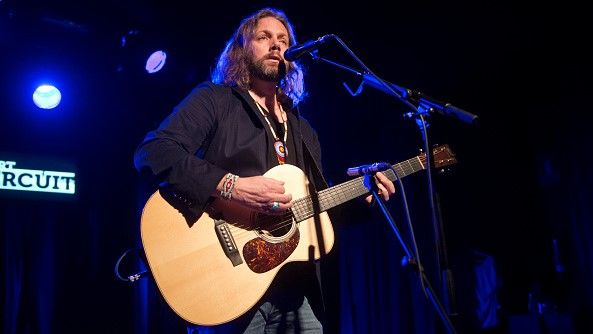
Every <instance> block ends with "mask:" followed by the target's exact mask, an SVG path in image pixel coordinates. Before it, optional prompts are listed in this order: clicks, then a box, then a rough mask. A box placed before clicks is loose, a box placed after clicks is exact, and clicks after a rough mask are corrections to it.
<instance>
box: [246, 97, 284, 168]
mask: <svg viewBox="0 0 593 334" xmlns="http://www.w3.org/2000/svg"><path fill="white" fill-rule="evenodd" d="M254 101H255V99H254ZM255 105H256V106H257V109H259V112H261V114H262V116H264V118H265V120H266V122H267V123H268V126H269V127H270V131H271V132H272V136H274V151H275V152H276V158H278V163H279V164H281V165H284V164H285V163H286V157H287V156H288V151H287V150H286V139H288V120H287V119H286V116H285V115H286V114H285V113H284V109H282V105H281V104H280V103H278V107H280V112H281V113H282V120H283V122H282V125H284V140H281V139H280V137H278V136H277V135H276V131H274V127H273V126H272V123H271V122H270V120H269V119H268V114H269V112H268V113H266V112H264V108H263V107H262V106H261V105H260V104H259V103H258V102H257V101H255ZM266 111H267V110H266Z"/></svg>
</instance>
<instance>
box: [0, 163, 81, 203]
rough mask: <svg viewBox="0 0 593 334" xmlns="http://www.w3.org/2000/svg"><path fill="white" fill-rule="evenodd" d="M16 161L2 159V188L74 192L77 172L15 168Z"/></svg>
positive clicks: (0, 174)
mask: <svg viewBox="0 0 593 334" xmlns="http://www.w3.org/2000/svg"><path fill="white" fill-rule="evenodd" d="M15 166H16V162H15V161H3V160H0V190H18V191H35V192H48V193H61V194H72V195H73V194H74V192H75V191H76V174H75V173H71V172H56V171H49V170H35V169H20V168H15Z"/></svg>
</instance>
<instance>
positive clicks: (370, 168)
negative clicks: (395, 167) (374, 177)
mask: <svg viewBox="0 0 593 334" xmlns="http://www.w3.org/2000/svg"><path fill="white" fill-rule="evenodd" d="M390 168H391V164H389V163H387V162H375V163H374V164H370V165H362V166H358V167H352V168H348V170H347V171H346V174H348V175H349V176H359V175H365V174H374V173H376V172H381V171H384V170H387V169H390Z"/></svg>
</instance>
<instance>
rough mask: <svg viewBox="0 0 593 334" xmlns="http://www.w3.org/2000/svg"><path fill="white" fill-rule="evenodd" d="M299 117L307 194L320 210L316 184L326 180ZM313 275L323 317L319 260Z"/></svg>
mask: <svg viewBox="0 0 593 334" xmlns="http://www.w3.org/2000/svg"><path fill="white" fill-rule="evenodd" d="M297 119H299V133H300V137H301V143H302V147H303V159H304V160H303V162H304V167H305V172H306V174H307V176H308V177H311V178H312V180H313V182H309V194H310V195H311V199H312V203H313V210H314V212H320V211H321V210H320V208H319V201H318V199H317V196H316V195H317V185H319V186H321V187H323V189H325V188H328V184H327V181H326V180H325V178H324V177H323V173H322V172H321V168H320V167H319V165H318V163H317V161H315V158H313V154H312V153H311V150H310V149H309V145H308V144H307V139H305V138H304V137H303V132H302V131H301V129H300V125H301V124H300V118H297ZM313 217H314V219H315V228H316V230H317V231H321V222H320V220H319V215H314V216H313ZM317 235H318V240H317V242H318V245H319V253H320V254H321V255H322V256H323V255H325V254H326V253H327V252H326V250H325V244H324V242H323V237H321V235H322V234H321V233H317ZM314 264H315V275H316V276H317V285H318V288H319V298H320V300H319V303H320V307H321V312H322V313H323V316H324V317H325V298H324V294H323V285H322V284H321V282H322V280H321V261H315V262H314ZM320 320H321V319H320Z"/></svg>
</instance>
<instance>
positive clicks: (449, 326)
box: [364, 171, 457, 334]
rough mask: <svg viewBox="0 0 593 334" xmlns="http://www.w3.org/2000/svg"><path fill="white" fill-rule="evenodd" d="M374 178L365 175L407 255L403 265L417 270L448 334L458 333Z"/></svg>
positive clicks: (425, 291) (366, 184)
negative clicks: (398, 226)
mask: <svg viewBox="0 0 593 334" xmlns="http://www.w3.org/2000/svg"><path fill="white" fill-rule="evenodd" d="M393 172H394V174H395V177H396V178H397V179H398V181H400V182H401V180H400V179H399V177H398V176H397V172H396V171H393ZM372 176H373V174H365V175H364V184H365V186H366V187H367V188H368V189H369V190H370V191H371V193H372V194H373V198H374V199H375V202H376V203H377V204H378V205H379V208H380V209H381V211H382V212H383V215H384V216H385V218H386V219H387V221H388V222H389V226H390V227H391V229H392V230H393V233H394V234H395V235H396V236H397V239H398V240H399V243H400V245H401V246H402V248H403V250H404V253H405V254H406V255H405V256H404V258H403V259H402V265H404V266H414V267H415V269H416V270H415V271H416V273H417V274H418V277H419V279H420V284H421V285H422V288H423V290H424V293H425V294H426V296H427V297H428V299H429V300H430V302H431V303H432V304H433V306H434V308H435V310H436V311H437V313H438V315H439V317H440V318H441V320H442V321H443V325H444V326H445V329H446V330H447V333H449V334H455V333H457V332H456V331H455V327H453V323H452V322H451V319H449V316H448V315H447V312H446V311H445V308H444V307H443V304H441V302H440V301H439V300H438V298H437V297H436V295H435V292H434V289H433V288H432V286H431V285H430V281H429V280H428V278H427V277H426V273H425V272H424V268H423V267H422V265H421V264H420V263H418V261H417V259H416V258H415V257H414V256H413V255H412V252H411V251H410V248H409V247H408V246H407V244H406V242H405V241H404V239H403V238H402V236H401V233H400V232H399V229H398V228H397V225H396V224H395V220H394V219H393V217H392V216H391V213H389V210H388V209H387V206H386V205H385V201H383V199H382V198H381V195H379V191H378V189H379V188H378V187H377V184H376V183H375V182H374V180H372ZM407 213H408V212H407V211H406V216H407V218H408V219H409V215H408V214H407Z"/></svg>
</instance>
